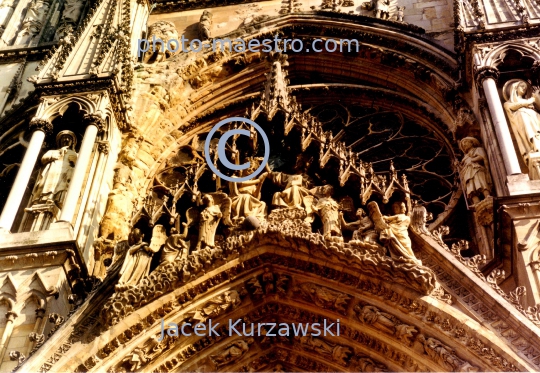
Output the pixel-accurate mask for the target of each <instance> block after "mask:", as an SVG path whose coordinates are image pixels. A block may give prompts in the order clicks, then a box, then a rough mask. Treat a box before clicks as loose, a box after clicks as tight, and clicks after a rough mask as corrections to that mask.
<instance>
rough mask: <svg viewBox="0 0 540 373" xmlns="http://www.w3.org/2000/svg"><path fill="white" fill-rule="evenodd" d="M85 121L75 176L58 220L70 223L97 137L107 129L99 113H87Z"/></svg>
mask: <svg viewBox="0 0 540 373" xmlns="http://www.w3.org/2000/svg"><path fill="white" fill-rule="evenodd" d="M83 123H84V124H86V125H87V127H86V131H85V132H84V137H83V141H82V143H81V149H80V150H79V154H78V156H77V163H75V170H74V171H73V176H72V178H71V182H70V184H69V187H68V191H67V194H66V199H65V201H64V207H63V208H62V212H61V213H60V218H59V219H58V221H64V222H68V223H70V224H72V220H73V215H74V214H75V208H76V207H77V202H78V201H79V197H80V194H81V190H82V185H83V182H84V179H85V175H86V170H87V169H88V164H89V163H90V160H91V158H92V150H93V149H94V144H95V142H96V137H97V135H98V133H99V132H103V131H104V130H105V120H104V119H103V118H102V117H101V115H99V114H85V116H84V118H83Z"/></svg>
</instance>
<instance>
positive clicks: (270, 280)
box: [262, 267, 274, 294]
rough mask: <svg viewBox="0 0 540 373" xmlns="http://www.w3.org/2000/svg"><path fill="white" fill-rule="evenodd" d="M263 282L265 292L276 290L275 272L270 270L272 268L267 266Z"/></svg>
mask: <svg viewBox="0 0 540 373" xmlns="http://www.w3.org/2000/svg"><path fill="white" fill-rule="evenodd" d="M262 282H263V284H264V292H265V293H266V294H270V293H273V292H274V274H273V273H272V272H270V268H268V267H266V268H265V269H264V273H263V275H262Z"/></svg>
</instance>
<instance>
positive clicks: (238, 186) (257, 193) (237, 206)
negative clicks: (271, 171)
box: [229, 160, 268, 224]
mask: <svg viewBox="0 0 540 373" xmlns="http://www.w3.org/2000/svg"><path fill="white" fill-rule="evenodd" d="M251 162H252V166H251V167H249V168H248V169H245V170H242V173H241V175H240V177H244V176H247V175H251V174H252V173H253V171H254V170H256V169H257V168H258V164H255V163H254V161H253V160H252V161H251ZM267 176H268V172H264V173H263V174H261V175H260V176H259V177H257V178H253V179H251V180H247V181H242V182H238V183H236V182H229V190H230V196H231V198H232V203H231V209H232V215H231V220H232V221H233V223H235V224H242V222H243V221H244V219H245V218H247V217H248V216H254V217H256V218H257V219H259V221H260V220H264V219H265V218H266V203H264V202H263V201H261V200H260V198H261V188H262V185H263V182H264V180H265V179H266V177H267Z"/></svg>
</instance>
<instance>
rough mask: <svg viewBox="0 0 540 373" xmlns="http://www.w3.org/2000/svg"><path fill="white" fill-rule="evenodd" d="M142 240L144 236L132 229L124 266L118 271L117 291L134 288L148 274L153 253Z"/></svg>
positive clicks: (136, 229)
mask: <svg viewBox="0 0 540 373" xmlns="http://www.w3.org/2000/svg"><path fill="white" fill-rule="evenodd" d="M143 239H144V235H143V234H142V233H141V231H140V229H139V228H135V229H133V231H132V232H131V234H130V235H129V244H130V246H129V250H128V252H127V255H126V259H125V260H124V264H123V265H122V268H121V269H120V279H119V280H118V285H116V288H117V290H122V289H125V288H127V287H131V286H136V285H137V284H138V283H139V281H140V280H141V279H142V278H143V277H144V276H146V275H147V274H148V271H149V270H150V262H151V260H152V254H153V253H154V252H153V251H152V250H151V248H150V245H148V243H146V242H144V241H143Z"/></svg>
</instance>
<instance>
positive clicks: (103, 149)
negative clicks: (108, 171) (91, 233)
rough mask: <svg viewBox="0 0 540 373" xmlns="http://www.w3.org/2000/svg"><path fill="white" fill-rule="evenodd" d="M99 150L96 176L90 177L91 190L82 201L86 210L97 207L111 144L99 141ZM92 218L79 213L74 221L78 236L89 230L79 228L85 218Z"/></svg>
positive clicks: (90, 219) (92, 209) (88, 187)
mask: <svg viewBox="0 0 540 373" xmlns="http://www.w3.org/2000/svg"><path fill="white" fill-rule="evenodd" d="M97 151H98V153H99V155H98V159H97V162H96V167H95V171H94V177H93V178H92V179H90V178H88V183H89V184H90V185H89V186H87V190H89V192H88V193H87V195H85V198H84V199H83V201H82V203H81V206H84V210H85V211H94V209H95V207H96V201H97V200H98V199H99V196H98V194H99V189H100V187H101V181H102V180H103V174H104V170H105V163H106V161H107V155H108V154H109V144H108V143H105V142H100V143H98V146H97ZM88 183H87V184H88ZM92 218H93V216H86V214H79V216H77V219H75V223H74V228H75V232H78V233H77V236H78V237H77V238H79V236H80V235H81V234H82V235H83V236H85V235H86V234H87V231H85V230H84V229H83V230H82V231H79V228H80V227H81V225H84V220H85V219H89V221H90V222H91V221H92ZM86 222H88V220H86Z"/></svg>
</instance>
